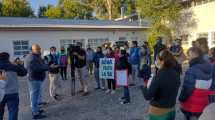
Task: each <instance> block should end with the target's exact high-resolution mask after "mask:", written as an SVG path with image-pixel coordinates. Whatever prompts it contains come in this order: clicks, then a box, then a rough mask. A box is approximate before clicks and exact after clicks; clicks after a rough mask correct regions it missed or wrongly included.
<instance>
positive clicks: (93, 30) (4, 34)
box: [0, 17, 148, 58]
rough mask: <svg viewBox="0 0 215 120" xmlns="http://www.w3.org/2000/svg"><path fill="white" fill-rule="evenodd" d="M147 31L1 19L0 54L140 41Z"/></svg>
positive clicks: (123, 25)
mask: <svg viewBox="0 0 215 120" xmlns="http://www.w3.org/2000/svg"><path fill="white" fill-rule="evenodd" d="M147 29H148V27H147V26H140V25H139V23H138V22H122V21H121V22H116V21H99V20H56V19H37V18H7V17H6V18H4V17H2V18H0V52H3V51H5V52H9V53H10V55H11V57H12V58H15V57H20V56H23V55H25V54H28V53H29V48H30V46H31V45H32V44H33V43H38V44H39V45H41V48H42V50H43V51H45V50H49V47H50V46H56V47H57V48H60V47H62V46H64V47H67V46H68V45H69V44H74V43H76V42H82V43H83V45H84V46H85V47H87V46H88V45H89V46H91V47H92V48H95V47H97V46H99V45H101V44H103V43H107V42H112V43H113V42H115V41H136V40H137V41H140V42H141V41H144V40H146V30H147Z"/></svg>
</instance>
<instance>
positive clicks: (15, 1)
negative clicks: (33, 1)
mask: <svg viewBox="0 0 215 120" xmlns="http://www.w3.org/2000/svg"><path fill="white" fill-rule="evenodd" d="M1 16H7V17H32V16H34V15H33V10H32V9H31V7H30V5H29V3H28V2H27V1H26V0H3V1H2V7H1Z"/></svg>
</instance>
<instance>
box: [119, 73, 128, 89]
mask: <svg viewBox="0 0 215 120" xmlns="http://www.w3.org/2000/svg"><path fill="white" fill-rule="evenodd" d="M116 85H117V86H128V70H117V71H116Z"/></svg>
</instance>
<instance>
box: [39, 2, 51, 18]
mask: <svg viewBox="0 0 215 120" xmlns="http://www.w3.org/2000/svg"><path fill="white" fill-rule="evenodd" d="M51 7H53V6H52V5H47V6H40V8H39V11H38V12H39V13H38V17H39V18H42V17H45V12H46V11H47V10H48V9H49V8H51Z"/></svg>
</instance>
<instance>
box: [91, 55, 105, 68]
mask: <svg viewBox="0 0 215 120" xmlns="http://www.w3.org/2000/svg"><path fill="white" fill-rule="evenodd" d="M104 57H105V56H104V54H103V53H102V52H96V53H95V55H94V58H93V62H94V64H95V67H96V68H99V61H100V59H101V58H104Z"/></svg>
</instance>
